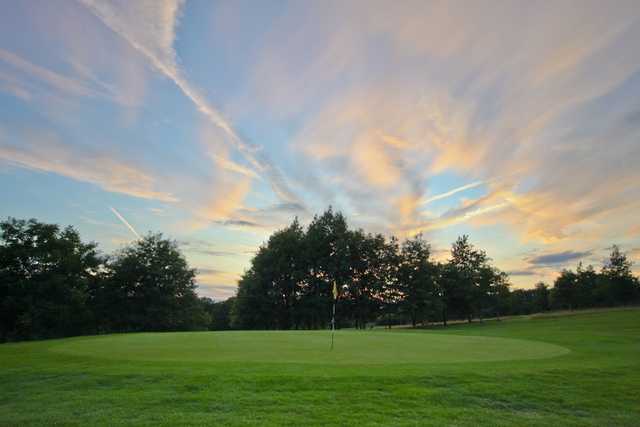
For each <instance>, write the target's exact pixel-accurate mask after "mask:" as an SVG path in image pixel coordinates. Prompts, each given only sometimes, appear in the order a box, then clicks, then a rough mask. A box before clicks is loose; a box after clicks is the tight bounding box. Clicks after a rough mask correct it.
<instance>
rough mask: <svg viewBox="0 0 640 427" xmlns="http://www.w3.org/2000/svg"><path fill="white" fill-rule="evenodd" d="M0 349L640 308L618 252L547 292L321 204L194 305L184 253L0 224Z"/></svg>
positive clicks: (148, 243)
mask: <svg viewBox="0 0 640 427" xmlns="http://www.w3.org/2000/svg"><path fill="white" fill-rule="evenodd" d="M0 232H1V234H0V341H11V340H24V339H41V338H53V337H62V336H70V335H81V334H98V333H111V332H129V331H182V330H202V329H215V330H226V329H317V328H326V327H328V325H329V324H330V321H331V314H332V310H331V308H332V303H333V296H332V289H333V284H334V283H335V284H336V287H337V290H338V294H339V296H338V302H337V307H336V320H337V326H338V327H354V328H361V329H363V328H367V327H369V326H372V325H374V324H378V325H385V326H388V327H391V325H394V324H410V325H413V326H418V325H421V324H425V323H429V322H441V323H443V324H444V325H445V326H446V324H447V321H449V320H451V319H464V320H467V321H471V320H472V319H483V318H486V317H498V318H499V317H500V316H504V315H510V314H529V313H534V312H540V311H546V310H551V309H578V308H588V307H604V306H616V305H626V304H634V303H638V302H640V281H639V280H638V278H637V277H635V276H633V273H632V269H631V267H632V263H631V261H630V260H629V259H628V258H627V256H626V254H624V253H623V252H622V251H621V250H620V248H619V247H618V246H615V245H614V246H612V248H611V254H610V257H609V259H608V261H607V262H606V263H605V264H604V266H603V267H602V268H601V269H600V271H597V270H596V269H595V268H594V267H593V266H591V265H589V266H586V267H584V266H583V265H582V264H579V265H578V266H577V268H576V270H575V271H573V270H570V269H564V270H563V271H562V272H560V274H559V275H558V277H557V278H556V279H555V282H554V283H553V286H552V287H549V286H547V285H546V284H544V283H538V284H536V285H535V287H534V288H533V289H513V290H512V289H511V285H510V282H509V277H508V275H507V274H506V273H504V272H502V271H500V270H499V269H498V268H496V267H495V266H494V265H493V264H492V260H491V259H490V258H489V257H488V255H487V254H486V253H485V251H483V250H481V249H479V248H476V247H475V246H474V245H473V244H472V243H471V241H470V239H469V237H468V236H461V237H459V238H458V239H457V240H456V241H455V242H454V243H453V244H452V246H451V251H450V255H449V258H448V259H447V260H446V261H444V262H437V261H435V260H434V259H433V257H432V251H431V246H430V244H429V243H428V242H427V241H426V240H425V238H424V236H422V235H420V234H418V235H416V236H414V237H411V238H408V239H406V240H404V241H402V242H401V241H399V240H398V239H397V238H395V237H393V236H390V237H388V236H383V235H381V234H372V233H367V232H365V231H364V230H361V229H351V228H349V226H348V224H347V220H346V218H345V217H344V215H342V214H341V213H340V212H335V211H333V209H331V208H329V209H328V210H327V211H325V212H324V213H322V214H321V215H316V216H315V217H314V218H313V220H312V221H311V222H310V223H309V224H308V225H307V226H306V227H304V226H303V225H301V224H300V222H299V221H298V220H297V219H295V220H294V221H293V222H292V223H291V224H290V225H288V226H286V227H284V228H282V229H281V230H278V231H276V232H275V233H273V234H272V235H271V236H270V237H269V238H268V240H267V241H266V242H265V243H264V244H263V245H262V246H261V247H260V248H258V250H257V252H256V254H255V256H254V257H253V259H252V260H251V263H250V266H249V268H248V269H247V270H246V271H245V272H244V274H243V275H242V277H241V279H240V281H239V283H238V290H237V293H236V295H235V296H234V297H233V298H230V299H228V300H226V301H213V300H211V299H209V298H201V297H198V295H197V293H196V290H197V282H196V277H197V276H196V274H197V271H196V270H195V269H193V268H191V267H190V266H189V264H188V262H187V260H186V259H185V257H184V256H183V254H182V253H181V251H180V249H179V247H178V244H177V243H176V242H175V241H173V240H171V239H167V238H165V237H163V236H162V235H161V234H148V235H146V236H144V237H143V238H141V239H139V240H136V241H134V242H132V243H131V244H129V245H127V246H125V247H123V248H121V249H120V250H119V251H116V252H115V253H114V254H110V255H103V254H101V253H100V252H99V251H98V248H97V245H96V244H95V243H85V242H83V241H82V240H81V238H80V235H79V233H78V232H77V231H76V230H75V229H74V228H72V227H66V228H61V227H59V226H58V225H55V224H45V223H41V222H39V221H36V220H34V219H31V220H18V219H13V218H9V219H8V220H6V221H3V222H0Z"/></svg>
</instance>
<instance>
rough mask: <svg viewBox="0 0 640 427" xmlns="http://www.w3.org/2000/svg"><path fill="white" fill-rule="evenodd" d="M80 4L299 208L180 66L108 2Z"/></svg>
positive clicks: (256, 150)
mask: <svg viewBox="0 0 640 427" xmlns="http://www.w3.org/2000/svg"><path fill="white" fill-rule="evenodd" d="M79 1H80V3H81V4H83V5H84V6H85V7H87V8H88V9H89V10H90V11H91V13H93V14H94V15H95V16H96V17H97V18H99V19H100V20H101V21H102V22H103V23H104V24H105V25H106V26H107V27H108V28H110V29H111V30H112V31H113V32H114V33H116V34H118V35H119V36H120V37H122V38H123V39H124V40H126V41H127V42H128V43H129V44H130V45H131V47H133V48H134V49H135V50H137V51H138V52H140V53H141V54H142V55H143V56H145V57H146V58H147V59H148V60H149V61H150V62H151V65H152V66H153V67H155V69H156V70H158V71H159V72H160V73H161V74H164V75H165V76H166V77H168V78H169V79H171V80H172V81H173V82H174V83H175V85H176V86H177V87H178V88H179V89H180V91H181V92H182V93H183V94H184V95H185V96H186V97H187V98H188V99H189V100H191V102H192V103H193V104H194V105H195V106H196V108H197V109H198V111H200V112H201V113H202V114H203V115H204V116H205V117H207V118H208V119H209V120H210V121H211V122H212V123H213V124H214V125H216V126H217V127H219V128H220V129H222V130H223V132H224V133H225V134H226V135H227V137H228V139H229V141H230V142H231V143H232V144H233V145H234V146H235V148H236V149H238V151H240V152H241V153H242V154H243V155H244V156H245V158H246V159H247V161H248V162H249V163H250V164H251V165H252V166H253V167H254V168H255V169H257V171H258V173H259V174H261V175H263V176H265V177H266V178H267V179H268V181H269V183H270V184H271V188H272V190H273V191H274V193H275V194H276V195H277V196H278V197H279V198H280V199H282V200H284V201H286V202H288V203H296V204H299V205H300V200H299V199H298V197H297V196H296V195H295V194H294V193H293V192H292V191H291V189H290V188H289V186H288V185H287V183H286V182H285V179H284V177H283V176H282V173H281V172H280V170H279V169H278V168H277V167H276V166H275V165H273V163H272V162H271V161H270V160H269V159H268V158H267V157H266V156H265V155H264V153H261V152H260V149H259V147H257V146H254V145H253V144H251V143H248V142H246V141H245V140H244V139H243V138H242V137H240V135H238V133H237V132H236V131H235V129H234V128H233V126H232V125H231V123H230V122H229V121H227V120H226V119H225V118H224V116H223V115H222V113H220V112H219V111H218V110H217V109H216V108H215V107H214V106H213V105H211V104H210V103H209V102H208V101H207V100H206V99H205V97H204V96H203V95H202V94H201V93H200V91H198V90H197V89H196V88H195V87H194V86H193V85H191V83H189V81H187V80H186V79H185V78H184V77H183V76H182V73H181V72H180V69H179V67H178V66H177V65H176V64H175V63H174V59H170V60H169V61H166V58H165V59H164V60H163V58H160V57H159V56H158V55H157V53H156V52H154V51H153V49H150V48H149V47H148V46H145V44H144V43H141V42H139V41H138V40H136V38H135V37H134V36H133V35H132V34H131V33H130V32H129V31H128V29H127V28H126V25H124V24H123V23H122V22H121V21H120V20H119V15H118V13H117V11H116V10H112V9H111V8H110V6H109V5H108V3H106V2H99V1H96V0H79ZM182 4H183V2H182V1H177V2H176V7H177V8H178V9H179V8H180V7H181V5H182ZM171 53H172V55H169V57H170V58H171V57H172V56H174V55H175V53H174V52H171Z"/></svg>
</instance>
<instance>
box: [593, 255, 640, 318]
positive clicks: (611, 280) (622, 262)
mask: <svg viewBox="0 0 640 427" xmlns="http://www.w3.org/2000/svg"><path fill="white" fill-rule="evenodd" d="M632 265H633V263H632V262H631V261H629V260H628V259H627V255H626V254H625V253H623V252H621V251H620V248H619V247H618V246H617V245H613V247H612V249H611V254H610V256H609V260H608V261H607V263H606V264H605V265H604V267H603V268H602V272H601V274H602V276H603V279H604V281H605V282H606V286H608V288H609V289H608V291H609V292H608V294H609V295H610V297H611V302H612V303H613V304H616V305H618V304H622V305H626V304H631V303H633V302H635V301H638V299H639V297H640V285H639V283H638V278H637V277H634V276H633V274H632V272H631V266H632Z"/></svg>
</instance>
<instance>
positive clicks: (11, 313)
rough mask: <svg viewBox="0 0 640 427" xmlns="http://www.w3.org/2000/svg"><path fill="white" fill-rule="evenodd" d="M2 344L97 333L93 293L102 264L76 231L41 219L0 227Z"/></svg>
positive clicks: (92, 248) (93, 250)
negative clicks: (91, 302) (91, 305)
mask: <svg viewBox="0 0 640 427" xmlns="http://www.w3.org/2000/svg"><path fill="white" fill-rule="evenodd" d="M0 230H1V233H2V234H1V235H0V340H2V341H5V340H16V339H35V338H51V337H61V336H69V335H78V334H82V333H87V332H90V331H91V330H92V325H93V324H94V323H93V319H92V313H91V311H90V308H89V304H88V291H87V290H88V288H89V287H90V286H91V284H92V282H94V281H95V280H97V278H98V276H99V270H100V265H101V262H102V260H101V258H100V256H99V255H98V252H97V250H96V245H95V244H94V243H83V242H82V241H81V240H80V236H79V234H78V232H77V231H76V230H75V229H73V228H72V227H67V228H64V229H60V227H58V226H57V225H55V224H45V223H42V222H38V221H37V220H35V219H31V220H28V221H24V220H17V219H13V218H9V219H8V220H6V221H3V222H1V223H0Z"/></svg>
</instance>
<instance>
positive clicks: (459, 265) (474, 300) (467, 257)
mask: <svg viewBox="0 0 640 427" xmlns="http://www.w3.org/2000/svg"><path fill="white" fill-rule="evenodd" d="M487 263H488V258H487V255H486V253H485V252H484V251H482V250H477V249H475V248H474V247H473V245H472V244H471V242H469V236H467V235H463V236H462V237H458V239H457V240H456V241H455V242H454V243H453V245H452V246H451V258H450V260H449V264H450V268H453V269H454V270H455V274H453V275H454V276H456V277H455V279H454V280H449V281H448V282H447V284H448V286H449V289H448V290H447V297H448V298H447V303H448V305H449V307H448V311H450V312H451V311H452V310H453V311H455V312H456V313H457V314H458V315H459V316H462V317H465V318H467V320H468V321H469V322H471V318H472V316H473V314H474V311H478V304H481V298H479V295H481V294H482V293H484V292H487V291H488V282H490V281H491V280H492V279H489V280H486V279H483V277H482V276H483V274H485V275H486V274H487V270H486V269H487V268H489V267H488V264H487ZM483 281H484V282H485V283H484V285H483Z"/></svg>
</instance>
